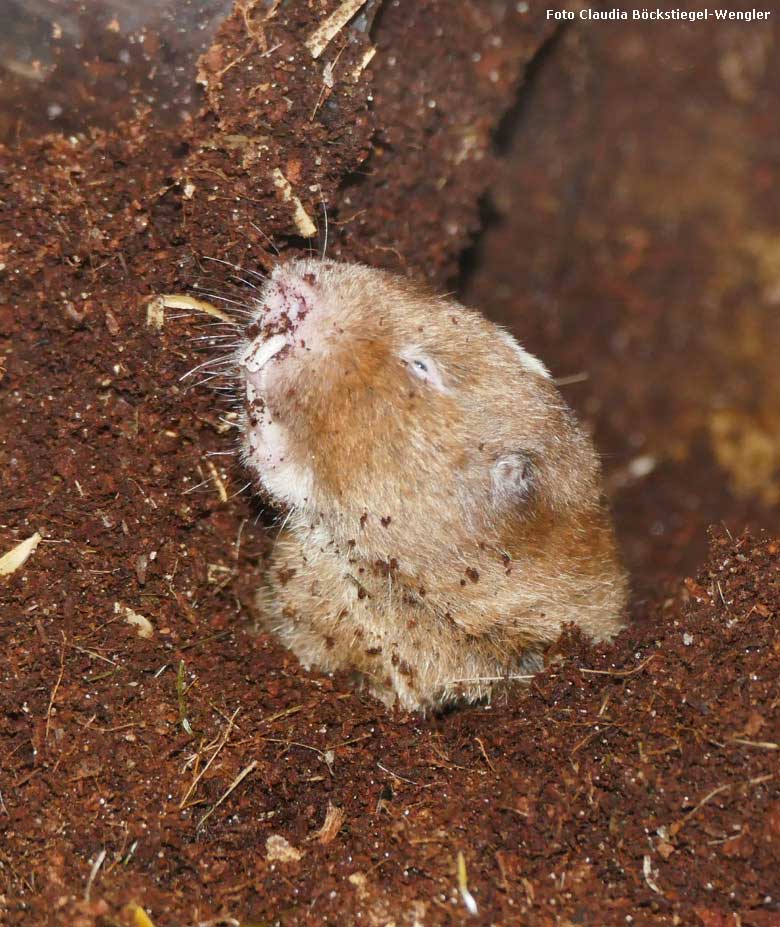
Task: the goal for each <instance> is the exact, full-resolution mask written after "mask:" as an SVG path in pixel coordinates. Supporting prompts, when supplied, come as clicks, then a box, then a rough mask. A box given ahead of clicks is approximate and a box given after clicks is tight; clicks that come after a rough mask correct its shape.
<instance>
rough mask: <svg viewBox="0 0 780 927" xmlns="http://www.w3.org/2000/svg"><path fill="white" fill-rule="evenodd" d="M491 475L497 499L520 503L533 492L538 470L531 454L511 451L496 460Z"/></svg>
mask: <svg viewBox="0 0 780 927" xmlns="http://www.w3.org/2000/svg"><path fill="white" fill-rule="evenodd" d="M490 475H491V479H492V482H493V494H494V496H495V497H496V498H497V499H500V500H509V499H516V500H518V501H519V500H521V499H527V498H528V497H529V496H530V495H531V493H532V492H533V488H534V480H535V476H536V468H535V466H534V462H533V460H532V459H531V455H530V454H528V453H526V452H524V451H510V452H509V453H506V454H502V455H501V456H500V457H498V458H496V460H495V462H494V463H493V466H492V468H491V472H490Z"/></svg>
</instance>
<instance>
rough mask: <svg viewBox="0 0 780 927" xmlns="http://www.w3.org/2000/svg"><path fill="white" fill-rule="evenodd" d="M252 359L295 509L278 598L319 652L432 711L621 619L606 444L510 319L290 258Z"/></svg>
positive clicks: (267, 429) (273, 580) (289, 631)
mask: <svg viewBox="0 0 780 927" xmlns="http://www.w3.org/2000/svg"><path fill="white" fill-rule="evenodd" d="M239 363H240V365H241V367H242V370H243V372H244V374H245V386H246V392H247V402H246V420H245V423H244V424H245V427H244V434H245V442H244V458H245V461H246V463H247V465H248V466H249V467H250V469H251V470H252V471H253V472H254V474H255V475H256V477H257V479H258V481H259V483H260V484H261V485H262V486H263V487H264V488H265V490H266V491H267V492H268V493H269V494H270V496H271V497H272V498H273V499H275V500H276V501H277V502H278V503H279V504H280V505H281V506H282V507H284V508H286V509H288V510H289V512H288V516H287V518H286V520H285V527H284V529H283V530H282V532H281V534H280V536H279V538H278V539H277V541H276V544H275V546H274V549H273V553H272V555H271V559H270V563H269V568H268V577H267V579H268V582H267V585H266V587H265V588H264V589H262V590H261V591H260V594H259V599H258V602H259V608H260V612H261V615H262V618H263V620H264V622H265V624H266V625H267V627H269V628H270V629H272V630H273V631H274V632H275V633H276V634H277V635H278V636H279V637H280V638H281V640H282V641H284V643H285V644H286V645H287V646H289V647H290V648H291V649H292V650H293V651H294V652H295V653H296V654H297V655H298V657H299V658H300V660H301V662H302V663H303V664H304V666H306V667H309V666H317V667H320V668H321V669H324V670H336V669H351V670H356V671H358V672H359V673H361V674H362V675H363V676H364V677H365V678H366V679H367V681H368V682H369V684H370V686H371V689H372V690H373V691H374V693H375V694H377V695H378V696H379V697H381V698H383V699H384V700H385V701H387V702H388V703H389V702H393V701H394V700H395V699H396V698H397V699H398V700H399V701H400V703H401V704H402V705H403V706H405V707H407V708H422V709H425V708H427V707H435V706H440V705H443V704H446V703H448V702H451V701H455V700H458V699H464V700H476V699H479V698H482V697H484V696H486V695H489V694H490V692H491V690H492V689H493V688H494V686H495V685H496V684H497V683H498V682H500V681H502V680H504V679H506V678H508V677H517V676H525V675H527V674H529V673H532V672H533V671H535V670H536V669H538V668H539V667H540V666H541V658H540V654H541V652H542V651H543V649H544V648H545V647H546V646H547V645H548V644H550V643H551V642H552V641H554V640H555V639H556V638H557V637H558V635H559V634H560V631H561V627H562V625H563V624H564V623H567V622H574V623H575V624H577V625H579V626H580V627H581V628H582V629H583V631H584V632H585V633H586V634H588V635H590V636H591V637H593V638H595V639H596V640H601V639H605V638H608V637H610V636H612V635H613V634H615V633H616V632H617V631H618V630H619V628H620V627H621V612H622V608H623V605H624V600H625V595H626V582H625V578H624V575H623V572H622V570H621V568H620V566H619V564H618V562H617V558H616V554H615V544H614V536H613V531H612V527H611V523H610V519H609V516H608V513H607V512H606V510H605V508H604V505H603V502H602V498H601V496H602V491H601V478H600V469H599V464H598V460H597V457H596V454H595V451H594V449H593V446H592V444H591V441H590V439H589V438H588V436H587V435H586V434H585V433H584V432H583V431H582V430H581V429H580V428H579V426H578V424H577V422H576V421H575V419H574V416H573V414H572V412H571V411H570V410H569V408H568V407H567V406H566V404H565V402H564V401H563V399H562V398H561V396H560V394H559V393H558V391H557V389H556V387H555V386H554V384H553V382H552V380H551V379H550V377H549V374H548V372H547V370H546V369H545V368H544V366H543V365H542V364H541V363H540V362H539V361H538V360H536V358H534V357H532V356H531V355H529V354H527V353H526V352H525V351H524V350H523V349H522V348H521V347H520V346H519V345H518V344H517V342H516V341H515V340H514V339H513V338H511V337H510V336H509V335H508V333H506V332H504V331H502V330H501V329H499V328H498V327H497V326H496V325H494V324H492V323H491V322H489V321H488V320H487V319H485V318H484V317H483V316H481V315H480V314H479V313H476V312H473V311H470V310H467V309H464V308H463V307H462V306H461V305H459V304H458V303H457V302H455V301H453V300H451V299H447V298H443V297H438V296H433V295H431V294H430V293H429V292H427V291H426V290H425V289H423V288H421V287H419V286H417V285H414V284H412V283H410V282H409V281H407V280H403V279H400V278H397V277H394V276H392V275H390V274H387V273H385V272H382V271H379V270H374V269H371V268H368V267H363V266H359V265H351V264H341V263H336V262H332V261H319V260H314V259H311V260H303V261H292V262H289V263H286V264H280V265H278V266H277V267H276V269H275V270H274V272H273V274H272V276H271V278H270V279H269V280H268V281H267V283H266V284H265V285H264V287H263V288H262V290H261V292H260V296H259V305H258V311H257V316H256V319H255V321H254V322H253V323H252V324H251V325H250V326H249V328H248V330H247V341H246V344H245V345H244V346H243V347H242V348H241V350H240V354H239Z"/></svg>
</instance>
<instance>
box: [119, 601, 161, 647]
mask: <svg viewBox="0 0 780 927" xmlns="http://www.w3.org/2000/svg"><path fill="white" fill-rule="evenodd" d="M114 613H115V614H117V615H121V616H122V617H123V618H124V619H125V621H126V622H127V623H128V624H132V625H134V627H135V629H136V633H137V634H138V636H139V637H145V638H147V639H148V638H150V637H153V636H154V625H153V624H152V622H151V621H149V619H148V618H145V617H144V616H143V615H139V614H138V612H134V611H133V609H132V608H128V607H127V606H126V605H121V604H120V603H119V602H114Z"/></svg>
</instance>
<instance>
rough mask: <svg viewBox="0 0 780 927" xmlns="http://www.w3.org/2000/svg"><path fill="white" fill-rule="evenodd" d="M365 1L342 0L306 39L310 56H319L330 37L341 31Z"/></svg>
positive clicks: (328, 42)
mask: <svg viewBox="0 0 780 927" xmlns="http://www.w3.org/2000/svg"><path fill="white" fill-rule="evenodd" d="M365 2H366V0H344V2H343V3H341V4H340V5H339V6H337V7H336V9H335V10H334V11H333V12H332V13H331V14H330V16H328V18H327V19H326V20H325V21H324V22H323V23H321V24H320V25H319V26H317V28H316V29H315V30H314V32H312V34H311V35H310V36H309V38H308V39H306V47H307V48H308V49H309V51H310V52H311V56H312V58H319V57H320V55H321V54H322V53H323V52H324V51H325V49H326V48H327V47H328V45H329V44H330V41H331V39H333V38H334V36H336V35H338V34H339V32H341V30H342V29H343V28H344V26H346V24H347V23H348V22H349V21H350V19H352V17H353V16H354V15H355V13H357V11H358V10H359V9H360V7H361V6H363V4H364V3H365Z"/></svg>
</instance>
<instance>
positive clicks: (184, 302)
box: [160, 293, 233, 322]
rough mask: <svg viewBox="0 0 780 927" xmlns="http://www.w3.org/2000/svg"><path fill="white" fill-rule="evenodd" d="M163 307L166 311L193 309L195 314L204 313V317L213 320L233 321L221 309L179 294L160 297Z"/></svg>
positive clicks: (201, 300)
mask: <svg viewBox="0 0 780 927" xmlns="http://www.w3.org/2000/svg"><path fill="white" fill-rule="evenodd" d="M160 299H162V301H163V306H164V307H165V308H166V309H185V310H186V309H193V310H194V311H195V312H205V313H206V315H212V316H214V318H215V319H221V320H222V321H223V322H232V321H233V319H232V318H231V317H230V316H229V315H228V314H227V312H225V311H224V310H223V309H219V308H217V306H212V305H211V303H207V302H206V301H205V300H203V299H195V297H193V296H184V295H183V294H181V293H167V294H165V295H163V296H161V297H160Z"/></svg>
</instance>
